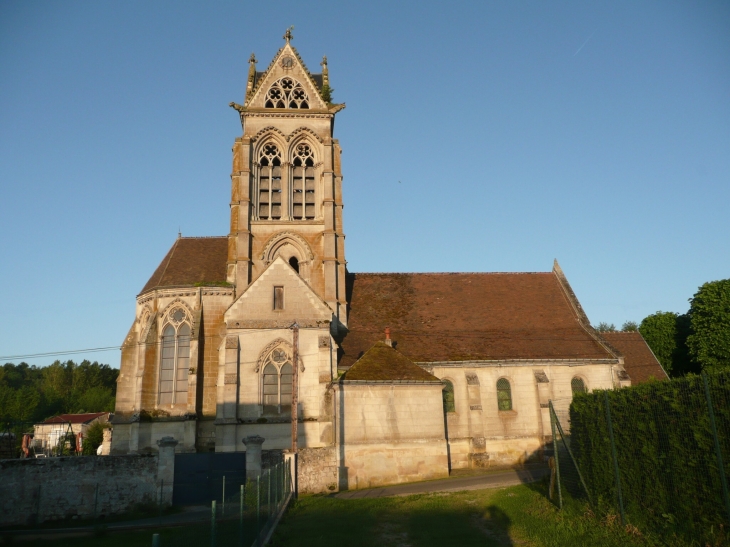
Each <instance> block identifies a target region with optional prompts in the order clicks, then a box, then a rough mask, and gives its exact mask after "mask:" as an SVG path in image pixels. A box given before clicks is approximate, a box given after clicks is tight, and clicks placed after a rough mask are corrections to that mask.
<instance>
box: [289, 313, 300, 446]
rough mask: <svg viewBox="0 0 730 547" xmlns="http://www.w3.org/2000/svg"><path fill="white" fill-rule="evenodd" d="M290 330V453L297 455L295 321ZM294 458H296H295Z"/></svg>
mask: <svg viewBox="0 0 730 547" xmlns="http://www.w3.org/2000/svg"><path fill="white" fill-rule="evenodd" d="M291 329H292V338H293V340H292V346H293V348H294V350H293V352H292V353H293V359H292V360H293V361H294V374H292V377H291V384H292V385H291V451H292V454H296V453H297V442H298V430H297V422H298V421H299V417H298V415H297V414H298V413H297V406H298V402H299V397H298V394H299V325H297V322H296V321H295V322H294V324H293V325H292V326H291ZM295 457H296V456H295Z"/></svg>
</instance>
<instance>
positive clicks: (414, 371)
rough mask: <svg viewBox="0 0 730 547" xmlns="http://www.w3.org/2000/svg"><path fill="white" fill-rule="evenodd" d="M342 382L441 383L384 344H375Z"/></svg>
mask: <svg viewBox="0 0 730 547" xmlns="http://www.w3.org/2000/svg"><path fill="white" fill-rule="evenodd" d="M342 381H344V382H353V381H361V382H385V383H388V382H418V383H429V384H440V383H441V380H439V379H438V378H436V376H434V375H433V374H429V373H428V372H426V371H425V370H423V369H422V368H421V367H419V366H418V365H416V364H415V363H413V361H411V360H410V359H408V357H406V356H405V355H403V354H402V353H401V352H399V351H398V350H395V349H393V348H392V347H390V346H389V345H388V344H386V343H385V342H377V343H376V344H375V345H374V346H373V347H371V348H370V349H369V350H367V351H366V352H365V354H364V355H363V356H362V357H360V359H358V360H357V362H356V363H355V364H354V365H352V367H350V369H349V370H348V371H347V372H346V373H345V375H344V376H343V379H342Z"/></svg>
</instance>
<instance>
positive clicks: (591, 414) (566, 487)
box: [550, 372, 730, 545]
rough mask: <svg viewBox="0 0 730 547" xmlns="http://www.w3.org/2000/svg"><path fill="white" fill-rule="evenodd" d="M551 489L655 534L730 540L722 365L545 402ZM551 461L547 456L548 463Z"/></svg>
mask: <svg viewBox="0 0 730 547" xmlns="http://www.w3.org/2000/svg"><path fill="white" fill-rule="evenodd" d="M550 407H551V408H550V410H551V422H552V425H553V429H554V432H553V439H554V442H553V445H554V447H555V450H554V455H553V457H554V463H555V466H554V467H555V472H554V474H555V477H554V479H553V480H554V482H555V487H556V489H557V494H556V495H555V496H554V499H555V500H556V503H557V504H558V505H562V503H563V499H562V498H565V497H570V498H571V499H581V498H583V499H586V500H588V501H589V502H590V503H591V504H592V505H593V507H594V509H595V510H596V511H598V512H599V513H601V514H609V513H613V514H616V515H618V516H619V518H620V519H621V522H622V523H624V524H629V525H631V526H635V527H636V528H638V529H639V530H641V531H642V532H644V533H648V534H654V535H656V536H658V537H663V538H683V539H684V540H687V541H689V542H697V543H698V544H702V545H704V544H711V545H716V544H718V545H719V544H727V543H726V542H728V541H729V540H730V536H728V530H730V496H729V495H728V486H727V477H728V475H730V465H729V464H730V372H722V373H716V374H703V375H702V376H690V377H686V378H682V379H676V380H672V381H669V382H650V383H647V384H642V385H639V386H635V387H632V388H626V389H621V390H615V391H600V392H595V393H591V394H577V395H576V396H575V397H574V399H573V403H572V404H571V406H570V412H569V414H568V413H567V412H565V410H557V411H556V410H555V407H558V408H564V405H560V404H556V405H553V403H552V402H551V404H550ZM551 463H552V461H551Z"/></svg>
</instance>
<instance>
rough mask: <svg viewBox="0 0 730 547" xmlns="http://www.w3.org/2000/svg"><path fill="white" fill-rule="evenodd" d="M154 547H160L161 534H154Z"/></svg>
mask: <svg viewBox="0 0 730 547" xmlns="http://www.w3.org/2000/svg"><path fill="white" fill-rule="evenodd" d="M152 547H160V534H152Z"/></svg>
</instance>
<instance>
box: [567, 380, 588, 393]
mask: <svg viewBox="0 0 730 547" xmlns="http://www.w3.org/2000/svg"><path fill="white" fill-rule="evenodd" d="M570 390H571V391H572V392H573V395H575V394H576V393H587V392H588V390H587V389H586V384H585V382H584V381H583V378H579V377H578V376H574V377H573V379H572V380H571V381H570Z"/></svg>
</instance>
